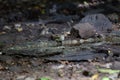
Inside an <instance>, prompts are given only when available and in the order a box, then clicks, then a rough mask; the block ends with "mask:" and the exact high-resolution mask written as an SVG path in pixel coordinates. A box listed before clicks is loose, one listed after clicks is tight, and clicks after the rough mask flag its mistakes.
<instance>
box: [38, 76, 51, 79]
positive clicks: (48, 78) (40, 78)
mask: <svg viewBox="0 0 120 80" xmlns="http://www.w3.org/2000/svg"><path fill="white" fill-rule="evenodd" d="M38 80H51V79H50V78H47V77H42V78H40V79H38Z"/></svg>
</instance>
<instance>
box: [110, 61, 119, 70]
mask: <svg viewBox="0 0 120 80" xmlns="http://www.w3.org/2000/svg"><path fill="white" fill-rule="evenodd" d="M111 68H112V69H118V70H120V62H119V61H115V62H113V65H112V66H111Z"/></svg>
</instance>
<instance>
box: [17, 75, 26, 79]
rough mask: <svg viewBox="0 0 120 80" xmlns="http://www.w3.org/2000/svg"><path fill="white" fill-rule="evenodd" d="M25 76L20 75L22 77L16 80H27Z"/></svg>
mask: <svg viewBox="0 0 120 80" xmlns="http://www.w3.org/2000/svg"><path fill="white" fill-rule="evenodd" d="M25 77H26V76H25V75H20V76H17V78H16V80H24V79H25Z"/></svg>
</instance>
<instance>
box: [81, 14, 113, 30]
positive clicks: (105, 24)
mask: <svg viewBox="0 0 120 80" xmlns="http://www.w3.org/2000/svg"><path fill="white" fill-rule="evenodd" d="M80 22H81V23H86V22H87V23H90V24H91V25H93V26H94V27H95V28H96V29H97V31H99V32H107V31H108V30H112V23H111V22H110V20H109V19H108V18H107V17H106V16H105V15H103V14H92V15H87V16H85V17H84V18H83V19H81V21H80Z"/></svg>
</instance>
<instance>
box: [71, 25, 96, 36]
mask: <svg viewBox="0 0 120 80" xmlns="http://www.w3.org/2000/svg"><path fill="white" fill-rule="evenodd" d="M70 33H71V35H72V36H73V37H76V38H78V37H80V38H90V37H92V36H94V35H95V34H96V29H95V27H94V26H92V25H91V24H89V23H78V24H76V25H74V26H73V28H72V29H71V32H70Z"/></svg>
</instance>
